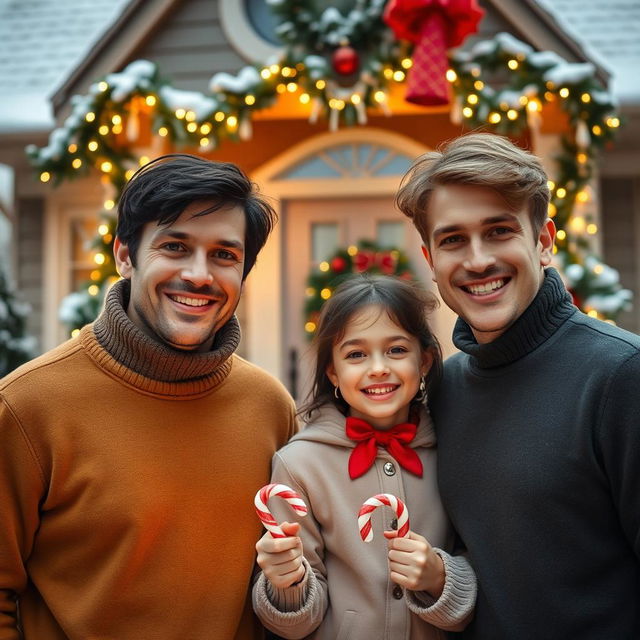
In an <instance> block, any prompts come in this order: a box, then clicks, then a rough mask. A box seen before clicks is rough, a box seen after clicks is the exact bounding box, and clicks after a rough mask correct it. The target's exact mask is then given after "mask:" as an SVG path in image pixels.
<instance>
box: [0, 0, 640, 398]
mask: <svg viewBox="0 0 640 640" xmlns="http://www.w3.org/2000/svg"><path fill="white" fill-rule="evenodd" d="M327 4H331V3H327ZM333 4H338V3H333ZM480 4H481V5H482V7H483V9H484V10H485V15H484V18H483V19H482V21H481V23H480V27H479V31H478V33H477V34H475V35H473V36H471V37H469V39H468V41H467V42H466V43H465V46H473V43H474V42H478V41H481V40H482V39H485V38H490V37H492V36H494V35H495V34H497V33H500V32H506V33H510V34H512V35H513V36H514V37H515V38H517V39H518V40H519V41H521V42H524V43H526V44H527V45H529V46H530V47H532V48H533V49H534V50H536V51H552V52H555V53H556V54H557V55H559V56H561V57H562V58H563V59H565V60H567V61H568V62H578V63H584V62H591V63H592V64H594V67H595V69H596V73H597V74H599V77H600V79H601V81H602V82H603V84H606V83H607V82H608V80H609V73H608V71H607V70H606V69H605V68H604V67H603V66H601V65H600V64H599V61H597V60H595V61H594V60H592V59H590V58H589V57H588V56H587V55H585V53H584V51H583V50H582V48H581V47H580V46H579V44H577V43H576V42H575V40H573V39H572V38H571V37H569V36H568V35H567V33H565V32H564V31H563V30H562V28H561V26H560V24H559V23H558V22H557V21H556V20H555V19H554V18H553V16H551V15H550V14H549V13H548V12H546V11H545V10H543V9H541V8H540V6H539V5H538V4H537V3H536V2H533V1H532V2H523V1H518V0H513V1H511V2H507V1H506V0H494V1H490V0H485V1H484V2H481V3H480ZM271 19H272V18H271V17H270V16H269V15H268V14H267V13H266V6H265V3H264V2H253V1H249V0H248V1H244V2H239V1H237V0H145V1H136V0H132V1H131V2H129V3H124V4H123V6H122V11H121V13H120V14H119V15H117V16H116V17H115V18H114V19H113V20H112V21H111V22H110V23H109V24H108V25H107V27H106V28H105V29H104V30H103V31H102V34H101V36H100V37H99V38H98V39H97V41H95V42H94V44H93V46H92V48H91V50H90V51H89V52H88V53H87V55H86V56H85V57H84V58H83V60H82V61H81V62H80V63H79V64H78V65H77V66H76V67H75V68H74V69H73V70H72V71H71V72H70V73H69V74H68V75H67V76H66V78H65V79H64V81H63V82H62V83H61V84H60V85H59V86H58V89H57V91H56V92H55V94H54V95H53V96H52V105H53V109H54V117H55V120H56V122H57V123H58V124H61V123H63V122H64V121H65V119H66V118H67V117H68V116H69V114H70V113H72V103H73V96H76V95H85V94H87V92H89V91H90V88H91V86H92V85H94V84H95V83H96V82H97V81H98V80H99V79H101V78H104V77H106V76H107V75H108V74H112V73H116V72H119V71H121V70H123V69H125V68H127V65H129V64H131V63H132V62H134V61H136V60H147V61H150V62H153V63H155V64H156V65H157V67H158V69H159V71H160V73H161V74H163V75H164V76H165V77H167V78H170V79H171V85H172V86H173V87H174V88H175V89H177V90H182V91H198V92H202V93H206V92H207V88H208V87H209V84H210V81H211V79H212V77H214V76H215V75H216V74H219V73H228V74H231V75H236V74H238V73H239V72H240V71H241V70H242V69H243V68H244V67H245V66H246V65H248V64H251V63H255V62H260V63H261V64H265V61H266V60H268V59H269V56H272V55H275V54H277V51H278V46H277V45H275V44H274V42H273V41H272V39H271V37H270V30H271V29H272V28H273V24H270V23H269V21H270V20H271ZM451 109H452V107H451V105H443V106H429V107H425V106H417V105H415V104H410V103H408V102H406V101H405V100H404V86H403V85H402V84H398V86H397V87H395V88H394V90H393V91H392V92H391V93H390V95H389V99H388V112H389V114H390V115H388V114H385V113H383V112H382V111H381V110H378V111H369V113H367V118H366V123H365V124H359V125H356V126H344V125H342V124H341V125H340V126H338V127H337V128H331V127H330V126H329V124H328V122H327V120H326V119H324V118H318V120H317V121H316V122H310V110H309V108H308V107H307V106H306V105H304V104H301V103H300V102H299V101H297V100H294V99H292V97H291V96H288V95H286V94H285V95H283V96H281V98H279V99H278V100H277V101H275V103H274V104H273V106H271V107H269V108H265V109H263V110H261V111H258V112H256V113H255V115H254V117H253V120H252V123H251V129H252V131H251V135H250V136H246V139H243V140H240V141H237V142H232V141H229V140H224V141H223V142H222V143H221V144H220V145H219V146H218V147H217V148H215V149H206V150H204V151H202V150H198V149H195V150H194V149H186V150H187V151H191V152H196V153H201V154H202V155H206V156H207V157H209V158H212V159H214V160H224V161H230V162H235V163H237V164H238V165H240V166H241V167H242V168H243V169H244V170H245V171H246V172H247V173H248V174H249V175H250V176H251V178H252V179H253V180H254V181H255V182H256V183H257V184H258V185H259V187H260V190H261V191H262V192H263V193H265V194H266V195H268V196H269V197H270V198H273V203H274V206H275V208H276V209H277V211H278V214H279V224H278V226H277V228H276V230H275V231H274V233H273V234H272V237H271V238H270V240H269V242H268V244H267V246H266V247H265V249H264V250H263V252H262V253H261V255H260V256H259V260H258V263H257V265H256V267H255V269H254V271H253V272H252V273H251V275H250V276H249V278H248V280H247V284H246V289H245V293H244V296H243V300H242V302H241V305H240V308H239V310H238V314H239V317H240V320H241V324H242V327H243V341H242V345H241V353H242V355H244V356H245V357H247V358H249V359H250V360H252V361H254V362H256V363H257V364H259V365H261V366H263V367H264V368H266V369H267V370H269V371H271V372H272V373H274V374H275V375H277V376H278V377H279V378H280V379H281V380H283V382H285V384H286V385H287V386H288V387H289V389H290V390H291V391H292V392H293V393H294V395H296V396H298V397H300V396H301V394H302V393H303V391H304V389H305V388H306V384H307V383H306V376H307V374H308V372H307V371H306V369H305V366H306V365H305V362H306V361H307V360H308V359H307V358H305V357H304V354H305V352H306V350H307V349H308V345H309V341H308V331H305V320H306V318H305V312H304V308H305V300H306V297H307V295H308V291H307V289H308V287H307V277H308V275H309V274H310V273H311V272H312V271H313V270H314V269H317V268H318V266H319V265H320V264H321V263H322V262H323V261H326V260H328V259H329V258H330V257H331V256H332V255H333V254H334V253H335V251H336V250H338V249H340V248H345V247H350V246H354V245H358V243H360V242H362V241H363V240H365V241H371V242H374V243H375V244H376V245H377V246H379V247H381V248H382V249H388V250H393V249H397V248H401V249H402V250H403V251H404V252H405V253H406V255H407V257H408V258H409V260H410V262H411V265H412V268H413V271H414V273H415V274H416V276H417V277H418V278H419V279H420V280H421V281H422V282H423V283H424V285H425V286H426V287H427V288H431V289H432V288H433V283H432V282H431V276H430V273H429V270H428V267H427V265H426V263H425V262H424V259H423V257H422V253H421V248H420V242H419V238H418V236H417V233H416V232H415V231H414V229H413V227H412V226H411V225H410V223H409V222H408V221H407V220H405V219H404V218H403V217H402V216H401V215H400V214H399V213H398V212H397V210H395V209H394V206H393V200H394V195H395V192H396V190H397V187H398V185H399V182H400V179H401V177H402V175H403V174H404V172H405V171H406V169H407V168H408V167H409V165H410V163H411V162H412V160H413V159H414V158H415V157H416V156H418V155H420V154H421V153H424V152H425V151H427V150H430V149H433V148H435V147H436V146H438V145H439V144H440V143H441V142H443V141H444V140H447V139H450V138H452V137H455V136H457V135H460V134H461V133H462V132H463V128H462V125H461V124H460V123H459V122H457V121H456V119H455V118H452V114H451ZM142 122H143V124H144V121H142ZM634 126H635V125H634ZM566 128H567V123H566V122H565V121H564V120H563V119H562V118H561V117H554V116H553V114H552V115H551V116H549V117H545V118H543V119H542V122H541V123H540V126H539V127H538V128H537V129H536V131H535V132H531V133H529V134H525V138H524V139H522V140H521V142H522V143H523V144H524V145H528V146H530V147H532V149H533V151H534V152H536V153H537V154H539V155H540V156H541V157H543V159H544V162H545V164H546V166H547V169H548V171H549V174H550V176H551V177H553V176H554V172H555V171H556V169H555V167H554V162H553V154H554V153H555V151H556V150H557V148H558V146H559V136H560V134H561V133H562V132H563V131H564V130H566ZM634 135H637V134H636V133H635V130H634ZM27 138H28V139H27ZM620 138H621V139H622V143H620V141H619V142H617V143H616V146H615V147H614V148H612V149H611V150H607V152H606V154H605V160H604V161H603V162H602V163H601V165H600V169H601V171H602V173H603V175H604V180H603V181H600V179H599V176H598V175H595V176H594V177H593V179H592V182H591V185H590V193H591V200H590V202H589V204H588V205H586V206H588V207H590V213H591V215H592V217H593V219H595V220H596V221H597V222H598V225H599V226H600V225H601V226H602V227H603V228H604V231H605V233H604V234H599V236H598V237H597V238H595V237H594V238H593V243H594V246H595V249H596V250H597V251H600V252H604V254H605V255H604V258H605V259H610V258H613V259H614V260H612V262H613V266H616V267H618V268H620V271H621V273H622V275H623V278H624V279H625V282H624V284H625V286H628V287H630V288H632V289H634V290H635V291H640V281H639V280H638V278H640V275H639V272H640V269H639V268H638V265H637V264H636V263H635V257H634V256H635V255H638V249H639V248H640V245H638V242H639V238H640V223H638V220H640V214H639V213H638V211H637V208H638V202H639V201H640V200H639V198H638V189H637V187H638V175H637V171H638V170H637V169H635V168H634V167H638V166H639V163H637V161H636V162H635V165H634V164H633V163H632V162H631V161H632V160H633V159H634V158H636V157H637V155H636V154H637V153H638V151H637V146H636V145H637V141H638V140H639V139H640V135H637V137H636V138H635V140H636V142H635V143H634V142H629V147H627V146H626V145H625V142H626V136H625V135H624V134H623V135H622V136H620ZM25 143H32V144H36V145H38V146H44V145H46V144H47V132H46V131H36V132H24V131H22V132H19V133H14V134H12V133H0V163H4V164H7V165H10V166H11V167H12V168H13V171H14V176H15V187H14V191H15V211H16V224H15V228H14V241H13V248H14V252H15V264H16V277H17V281H18V284H19V287H20V289H21V291H22V292H23V294H24V296H25V297H26V298H27V299H28V301H29V302H30V303H31V305H32V307H33V309H34V311H33V314H32V317H31V319H30V322H31V325H30V328H31V330H32V331H33V332H34V333H35V334H36V335H37V336H38V337H39V339H40V346H41V349H42V350H45V349H48V348H50V347H52V346H54V345H55V344H58V343H59V342H60V341H62V340H63V339H65V338H66V337H67V335H68V330H67V328H66V327H65V326H64V325H63V324H62V323H61V322H60V321H59V320H58V310H59V306H60V303H61V301H62V300H63V299H64V298H65V296H67V295H68V294H69V293H70V292H72V291H74V290H76V289H77V288H78V287H79V286H80V285H81V283H82V282H84V281H86V280H87V278H88V277H89V275H90V274H91V272H92V270H94V269H95V263H94V254H93V252H92V250H91V248H90V245H91V241H92V238H94V237H95V235H96V232H97V231H96V230H97V228H98V226H99V225H100V223H101V215H102V214H104V210H105V202H110V199H111V198H112V197H113V189H112V188H111V187H110V186H109V184H107V183H105V182H104V180H101V179H100V175H99V174H98V173H96V172H93V173H90V174H88V175H87V176H84V177H79V178H76V179H74V180H68V181H64V182H62V183H61V184H60V185H58V186H56V187H52V186H51V185H50V184H48V183H47V184H45V183H42V182H39V181H38V180H37V179H35V177H36V176H34V171H33V168H32V167H31V166H30V165H29V163H28V160H27V158H26V156H25V154H24V150H23V148H24V145H25ZM618 145H620V146H618ZM172 150H177V149H174V148H173V147H172V146H171V144H169V143H167V141H166V140H162V139H159V138H158V137H157V136H149V135H147V136H145V135H140V136H139V138H138V146H137V147H136V153H137V154H138V155H139V156H147V157H153V156H154V155H158V154H160V153H163V152H167V151H172ZM179 150H183V149H179ZM614 167H615V168H614ZM601 192H602V194H601ZM600 194H601V195H602V196H603V197H604V200H605V201H606V207H601V206H599V205H600V202H601V201H600ZM629 203H633V204H632V207H631V208H632V211H629ZM602 211H605V212H606V218H607V219H606V221H605V220H603V216H602ZM620 236H623V237H624V242H621V237H620ZM616 263H617V264H616ZM453 320H454V318H453V315H452V314H451V312H450V311H449V310H448V309H447V308H446V306H444V305H441V306H440V309H439V310H438V311H437V312H436V313H435V316H434V318H433V325H434V328H435V330H436V333H437V335H438V337H439V339H440V341H441V343H442V345H443V348H444V352H445V354H449V353H451V352H452V351H453V346H452V344H451V341H450V334H451V328H452V324H453ZM638 322H639V321H638V313H637V311H636V312H635V313H629V314H628V315H627V316H626V317H625V320H624V323H623V324H625V323H626V326H627V327H628V328H630V329H632V330H635V331H637V330H638V329H639V328H640V326H639V324H638Z"/></svg>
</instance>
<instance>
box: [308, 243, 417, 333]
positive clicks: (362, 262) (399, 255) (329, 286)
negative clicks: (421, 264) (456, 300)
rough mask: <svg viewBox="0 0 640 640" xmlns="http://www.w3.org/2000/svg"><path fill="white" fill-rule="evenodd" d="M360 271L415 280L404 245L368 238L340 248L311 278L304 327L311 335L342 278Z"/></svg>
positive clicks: (315, 270)
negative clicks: (381, 242)
mask: <svg viewBox="0 0 640 640" xmlns="http://www.w3.org/2000/svg"><path fill="white" fill-rule="evenodd" d="M357 273H371V274H383V275H387V276H397V277H399V278H403V279H406V280H415V275H414V273H413V270H412V268H411V264H410V262H409V259H408V258H407V256H406V254H405V253H404V252H403V251H402V250H401V249H397V248H388V247H381V246H379V245H377V244H375V243H374V242H370V241H367V240H361V241H360V242H359V243H358V244H357V245H350V246H349V247H347V248H340V249H338V250H337V251H336V252H335V253H334V254H333V255H332V256H331V257H329V258H328V259H327V260H323V261H322V262H321V263H320V264H319V265H318V267H317V268H316V269H314V270H313V271H312V272H311V273H310V274H309V276H308V278H307V286H306V289H305V295H306V302H305V306H304V313H305V323H304V329H305V332H306V333H307V335H308V336H309V337H311V336H312V335H313V334H314V332H315V330H316V324H317V320H318V315H319V313H320V309H321V307H322V305H323V303H324V301H325V300H328V299H329V298H330V297H331V295H332V293H333V291H334V289H335V288H336V287H337V286H338V285H339V284H340V283H341V282H343V281H344V280H345V279H347V278H349V277H351V276H353V275H354V274H357Z"/></svg>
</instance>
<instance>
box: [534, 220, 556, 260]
mask: <svg viewBox="0 0 640 640" xmlns="http://www.w3.org/2000/svg"><path fill="white" fill-rule="evenodd" d="M555 240H556V225H555V224H554V222H553V220H552V219H551V218H547V219H546V221H545V223H544V225H542V229H540V235H539V236H538V246H539V247H540V265H541V266H543V267H546V266H548V265H549V264H551V260H552V258H553V245H554V242H555Z"/></svg>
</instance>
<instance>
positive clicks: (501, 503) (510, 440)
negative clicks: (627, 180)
mask: <svg viewBox="0 0 640 640" xmlns="http://www.w3.org/2000/svg"><path fill="white" fill-rule="evenodd" d="M548 202H549V189H548V187H547V176H546V174H545V172H544V170H543V168H542V166H541V164H540V162H539V160H538V159H537V158H536V157H535V156H533V155H531V154H530V153H528V152H526V151H524V150H522V149H520V148H519V147H517V146H516V145H515V144H513V143H512V142H511V141H509V140H508V139H506V138H503V137H500V136H496V135H492V134H485V133H474V134H469V135H466V136H462V137H460V138H456V139H455V140H453V141H451V142H450V143H448V144H447V145H445V146H444V147H443V148H442V150H441V151H435V152H430V153H427V154H425V155H423V156H421V157H420V158H418V159H417V160H416V162H415V163H414V164H413V166H412V167H411V169H410V170H409V172H408V173H407V175H406V176H405V178H404V180H403V183H402V185H401V188H400V191H399V192H398V196H397V205H398V207H399V209H400V210H401V211H402V212H403V213H404V214H405V215H407V216H408V217H410V218H411V219H412V220H413V222H414V225H415V226H416V228H417V230H418V231H419V233H420V235H421V237H422V240H423V243H424V245H423V251H424V254H425V257H426V259H427V262H428V263H429V266H430V267H431V269H432V271H433V279H434V281H435V282H436V283H437V286H438V290H439V291H440V294H441V296H442V299H443V300H444V301H445V303H446V304H447V305H448V306H449V307H450V308H451V309H452V310H453V311H455V312H456V313H457V314H458V316H459V318H458V321H457V323H456V325H455V328H454V333H453V341H454V344H455V346H456V347H457V348H458V349H459V350H460V353H457V354H455V355H454V356H452V357H451V358H449V359H448V360H447V361H446V363H445V368H444V376H443V378H442V383H441V385H440V386H439V388H438V389H437V390H435V392H434V393H433V394H432V397H431V398H430V401H429V403H430V409H431V412H432V414H433V418H434V423H435V426H436V430H437V433H438V447H439V454H438V455H439V458H438V478H439V482H440V490H441V492H442V498H443V501H444V504H445V507H446V508H447V510H448V511H449V514H450V516H451V518H452V521H453V523H454V526H455V527H456V529H457V531H458V533H459V535H460V537H461V539H462V541H463V542H464V544H465V545H466V547H467V549H468V552H469V557H470V560H471V562H472V564H473V565H474V568H475V569H476V571H477V574H478V582H479V591H478V601H477V607H476V617H475V621H474V622H473V623H472V624H471V625H470V626H469V627H467V629H466V631H465V632H464V633H463V636H464V637H466V638H474V639H480V638H491V639H500V638H505V639H507V638H508V639H509V640H512V639H515V638H517V639H518V640H523V639H527V638H531V639H534V638H535V639H539V638H545V640H548V639H555V638H557V639H558V640H560V639H562V640H565V639H567V638H576V639H577V638H579V639H580V640H587V639H590V638H592V639H596V638H597V639H602V638H638V637H640V615H639V614H638V609H637V604H638V602H640V492H639V491H638V487H640V427H639V425H638V416H639V415H640V394H638V392H637V389H638V384H639V382H640V338H639V337H638V336H636V335H634V334H632V333H629V332H626V331H623V330H621V329H619V328H617V327H615V326H613V325H611V324H608V323H604V322H601V321H599V320H596V319H594V318H591V317H589V316H587V315H585V314H583V313H582V312H580V311H579V310H578V309H577V308H576V307H575V306H574V305H573V304H572V300H571V296H570V295H569V294H568V292H567V290H566V288H565V286H564V284H563V282H562V280H561V279H560V276H559V274H558V272H557V271H556V270H555V269H554V268H553V267H552V266H551V263H552V256H553V243H554V238H555V226H554V224H553V221H552V220H550V219H549V218H548V217H547V207H548Z"/></svg>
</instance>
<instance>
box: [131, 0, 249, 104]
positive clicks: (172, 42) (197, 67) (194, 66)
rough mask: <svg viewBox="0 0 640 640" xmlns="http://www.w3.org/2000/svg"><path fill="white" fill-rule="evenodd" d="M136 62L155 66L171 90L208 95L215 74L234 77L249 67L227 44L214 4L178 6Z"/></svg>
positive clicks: (198, 1)
mask: <svg viewBox="0 0 640 640" xmlns="http://www.w3.org/2000/svg"><path fill="white" fill-rule="evenodd" d="M238 1H240V0H238ZM135 58H143V59H146V60H151V61H152V62H155V63H156V64H157V65H158V67H159V69H160V72H161V73H162V74H163V76H164V77H165V78H166V79H167V80H169V81H170V82H171V84H172V85H173V86H174V87H176V88H179V89H185V90H189V91H200V92H202V93H207V92H208V86H209V80H210V79H211V77H212V76H213V75H214V74H215V73H217V72H218V71H226V72H228V73H237V72H238V71H239V70H240V69H241V68H242V67H243V66H245V65H246V64H248V63H247V62H246V61H245V60H244V59H243V58H241V57H240V56H239V55H238V53H236V51H235V50H234V49H233V48H232V46H231V44H230V43H229V41H228V40H227V37H226V36H225V34H224V32H223V30H222V26H221V24H220V19H219V16H218V3H217V2H216V1H215V0H184V2H180V3H178V6H177V7H176V9H175V10H174V12H173V13H172V14H171V15H170V16H169V17H168V19H167V20H166V21H164V23H163V25H162V26H161V27H160V28H159V29H158V30H157V31H156V32H155V33H154V34H153V38H152V39H150V40H149V41H148V42H146V43H143V44H142V45H141V47H140V48H139V49H138V50H137V51H136V54H135V56H134V59H135Z"/></svg>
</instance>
